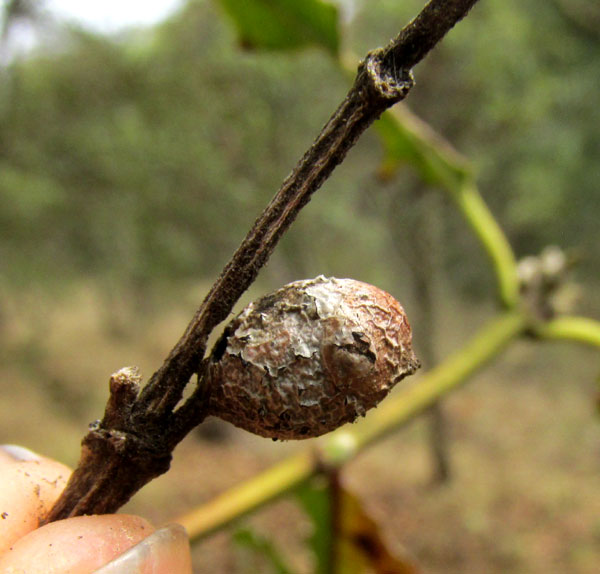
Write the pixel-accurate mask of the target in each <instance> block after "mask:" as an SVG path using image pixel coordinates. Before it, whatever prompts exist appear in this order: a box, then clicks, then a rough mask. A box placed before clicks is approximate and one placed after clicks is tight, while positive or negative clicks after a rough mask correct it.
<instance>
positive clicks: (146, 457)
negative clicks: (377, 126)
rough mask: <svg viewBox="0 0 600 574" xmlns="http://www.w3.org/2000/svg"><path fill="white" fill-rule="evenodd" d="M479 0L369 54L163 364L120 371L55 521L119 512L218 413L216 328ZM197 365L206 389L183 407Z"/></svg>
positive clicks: (453, 2)
mask: <svg viewBox="0 0 600 574" xmlns="http://www.w3.org/2000/svg"><path fill="white" fill-rule="evenodd" d="M476 1H477V0H431V2H429V3H428V4H427V5H426V6H425V8H424V9H423V11H422V12H421V13H420V14H419V16H417V18H415V19H414V20H413V21H412V22H411V23H410V24H409V25H408V26H407V27H406V28H404V29H403V30H402V31H401V32H400V34H399V35H398V37H397V38H395V39H394V40H393V41H392V42H390V44H389V45H388V46H386V47H385V48H384V49H377V50H374V51H373V52H370V53H369V54H367V56H366V58H365V59H364V61H363V62H361V64H360V65H359V68H358V73H357V76H356V79H355V81H354V84H353V86H352V88H351V89H350V91H349V92H348V94H347V96H346V98H345V99H344V101H343V102H342V103H341V104H340V106H339V107H338V109H337V110H336V111H335V112H334V114H333V116H332V117H331V119H330V120H329V121H328V122H327V124H326V125H325V127H324V128H323V130H322V131H321V133H320V134H319V136H318V137H317V139H316V140H315V142H314V143H313V144H312V146H311V147H310V148H309V149H308V151H307V152H306V153H305V154H304V156H303V157H302V159H301V160H300V162H299V163H298V165H297V166H296V168H295V169H294V170H293V171H292V173H291V174H290V175H289V176H288V178H287V179H286V180H285V181H284V182H283V184H282V186H281V188H280V189H279V191H278V192H277V194H276V195H275V197H274V198H273V199H272V200H271V202H270V203H269V205H268V206H267V207H266V209H265V210H264V212H263V213H262V215H261V216H260V217H259V218H258V219H257V221H256V222H255V224H254V226H253V227H252V229H251V230H250V232H249V233H248V235H247V236H246V238H245V239H244V241H243V242H242V244H241V245H240V247H239V248H238V250H237V251H236V252H235V254H234V255H233V257H232V259H231V261H230V262H229V263H228V264H227V266H226V267H225V269H224V270H223V272H222V273H221V275H220V277H219V278H218V279H217V281H216V282H215V284H214V285H213V287H212V288H211V290H210V292H209V293H208V295H207V296H206V298H205V300H204V302H203V303H202V305H201V306H200V308H199V309H198V311H197V312H196V314H195V316H194V318H193V319H192V321H191V322H190V324H189V325H188V327H187V329H186V331H185V333H184V335H183V336H182V338H181V339H180V340H179V342H178V343H177V344H176V345H175V347H174V348H173V350H172V351H171V352H170V354H169V356H168V357H167V359H166V360H165V362H164V364H163V365H162V367H161V368H160V369H159V370H158V371H157V372H156V373H155V374H154V375H153V376H152V377H151V378H150V380H149V381H148V383H147V384H146V386H145V387H144V388H143V389H142V390H141V391H139V390H138V389H139V385H138V381H137V380H136V379H135V376H133V375H132V373H131V372H127V373H125V374H123V371H120V372H119V373H116V374H115V375H113V377H112V379H111V386H110V391H111V398H110V399H109V402H108V405H107V409H106V412H105V415H104V418H103V419H102V421H100V422H99V423H98V424H97V425H95V426H94V428H92V429H91V430H90V432H89V434H88V435H87V436H86V437H85V438H84V440H83V448H82V456H81V460H80V462H79V465H78V467H77V469H76V470H75V472H74V473H73V475H72V477H71V480H70V481H69V484H68V485H67V488H66V489H65V491H64V493H63V495H62V497H61V498H60V500H59V501H58V502H57V503H56V505H55V506H54V508H53V509H52V510H51V511H50V514H49V515H48V517H47V519H46V522H51V521H53V520H58V519H61V518H66V517H69V516H75V515H82V514H94V513H108V512H114V511H116V510H117V509H118V508H119V507H120V506H122V505H123V504H124V503H125V502H127V501H128V500H129V498H130V497H131V496H133V494H134V493H135V492H136V491H137V490H139V489H140V488H141V487H142V486H143V485H144V484H145V483H147V482H149V481H150V480H152V479H153V478H155V477H156V476H158V475H159V474H161V473H163V472H165V471H166V470H167V469H168V467H169V463H170V459H171V452H172V450H173V449H174V448H175V446H176V445H177V443H178V442H179V441H180V440H181V439H182V438H183V437H184V436H185V435H186V434H187V433H188V432H189V431H190V430H191V429H192V428H193V427H194V426H196V425H197V424H199V423H200V422H202V420H203V419H204V417H205V416H207V415H208V414H210V413H208V412H207V407H206V404H207V401H206V400H205V399H206V392H207V390H206V389H205V388H204V385H203V376H202V371H203V362H202V361H203V358H204V355H205V352H206V342H207V339H208V336H209V335H210V333H211V332H212V330H213V329H214V328H215V327H216V326H217V325H218V324H219V323H220V322H221V321H223V320H224V319H226V318H227V316H228V315H229V313H230V312H231V310H232V308H233V306H234V305H235V303H236V302H237V301H238V299H239V298H240V296H241V295H242V294H243V293H244V291H246V289H247V288H248V287H249V286H250V285H251V284H252V282H253V281H254V279H255V278H256V276H257V274H258V272H259V270H260V268H261V267H262V266H263V265H264V264H265V262H266V261H267V259H268V258H269V256H270V254H271V253H272V251H273V249H274V247H275V245H276V244H277V242H278V241H279V239H280V238H281V236H282V235H283V234H284V233H285V231H286V230H287V229H288V228H289V226H290V225H291V223H292V222H293V221H294V219H295V218H296V216H297V215H298V213H299V211H300V210H301V209H302V207H304V206H305V205H306V204H307V203H308V201H309V200H310V198H311V196H312V194H313V193H314V192H315V191H316V190H317V189H319V187H320V186H321V185H322V184H323V182H324V181H325V180H326V179H327V178H328V177H329V176H330V174H331V172H332V171H333V170H334V168H335V167H336V166H337V165H338V164H339V163H341V162H342V161H343V159H344V157H345V156H346V153H347V152H348V150H349V149H350V148H351V147H352V146H353V145H354V144H355V143H356V141H357V140H358V138H359V137H360V135H361V134H362V133H363V132H364V131H365V130H366V129H367V128H368V127H369V126H370V125H371V124H372V123H373V121H375V120H376V119H377V118H378V117H379V116H380V115H381V113H382V112H383V111H384V110H386V109H387V108H389V107H390V106H392V105H393V104H395V103H396V102H398V101H400V100H402V99H404V98H405V97H406V95H407V94H408V92H409V90H410V88H411V87H412V85H413V80H412V75H411V68H412V67H413V66H414V65H416V64H417V63H418V62H419V61H420V60H421V59H422V58H423V57H424V56H425V55H426V54H427V53H428V52H429V51H430V50H431V49H432V48H433V47H434V46H435V45H436V44H437V43H438V42H439V41H440V40H441V38H442V37H443V36H444V35H445V34H446V33H447V32H448V31H449V30H450V29H451V28H452V27H453V26H454V24H455V23H456V22H458V21H459V20H460V19H462V18H463V17H464V16H465V15H466V14H467V12H468V11H469V10H470V8H471V7H472V6H473V5H474V4H475V2H476ZM194 374H197V375H198V377H197V384H196V389H195V391H194V392H193V393H192V395H191V396H190V398H188V400H187V401H186V402H185V404H184V405H183V406H181V407H180V408H177V405H178V404H179V402H180V401H181V400H182V395H183V391H184V389H185V387H186V385H187V384H188V382H189V380H190V378H191V377H192V376H193V375H194ZM118 375H120V378H119V376H118ZM115 381H117V382H115Z"/></svg>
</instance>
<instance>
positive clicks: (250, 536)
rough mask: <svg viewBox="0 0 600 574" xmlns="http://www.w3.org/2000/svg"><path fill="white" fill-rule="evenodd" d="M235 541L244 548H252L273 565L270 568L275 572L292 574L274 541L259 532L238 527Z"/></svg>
mask: <svg viewBox="0 0 600 574" xmlns="http://www.w3.org/2000/svg"><path fill="white" fill-rule="evenodd" d="M233 541H234V542H235V543H236V544H237V545H238V546H239V547H242V548H246V549H248V550H251V551H252V552H254V553H256V554H258V555H259V556H260V557H261V558H264V559H265V561H266V562H267V563H268V564H269V565H270V566H271V567H272V569H271V570H270V571H271V572H274V573H275V574H292V572H293V571H292V570H291V569H290V568H289V567H288V566H287V564H286V562H285V560H284V558H283V556H282V555H281V553H280V552H279V550H278V549H277V548H276V547H275V545H274V544H273V542H271V541H270V540H268V539H267V538H265V537H264V536H261V535H260V534H258V533H257V532H256V531H255V530H253V529H251V528H238V529H237V530H236V531H235V533H234V534H233Z"/></svg>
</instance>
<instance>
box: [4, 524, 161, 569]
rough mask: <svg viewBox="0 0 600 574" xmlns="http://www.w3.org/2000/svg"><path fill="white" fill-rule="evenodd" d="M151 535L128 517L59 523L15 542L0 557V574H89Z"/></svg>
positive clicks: (145, 526)
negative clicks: (13, 573)
mask: <svg viewBox="0 0 600 574" xmlns="http://www.w3.org/2000/svg"><path fill="white" fill-rule="evenodd" d="M152 532H154V527H153V526H152V525H151V524H150V523H149V522H148V521H147V520H145V519H143V518H140V517H138V516H131V515H127V514H112V515H102V516H77V517H75V518H67V519H65V520H59V521H57V522H52V523H50V524H46V525H45V526H42V527H41V528H38V529H37V530H34V531H32V532H30V533H29V534H27V535H26V536H24V537H23V538H21V539H20V540H18V541H17V542H15V543H14V544H13V545H12V547H11V548H10V549H8V550H7V551H6V552H5V553H4V554H3V555H1V556H0V572H27V574H42V573H43V574H58V573H59V572H60V573H62V572H69V573H70V574H89V572H93V571H95V570H96V569H98V568H100V567H101V566H103V565H105V564H107V563H109V562H110V561H112V560H114V559H115V558H116V557H117V556H119V555H121V554H123V552H125V551H126V550H128V549H129V548H131V547H132V546H135V545H136V544H138V543H139V542H140V541H142V540H143V539H144V538H147V537H148V535H149V534H151V533H152Z"/></svg>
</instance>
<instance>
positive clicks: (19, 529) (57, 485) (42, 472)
mask: <svg viewBox="0 0 600 574" xmlns="http://www.w3.org/2000/svg"><path fill="white" fill-rule="evenodd" d="M70 475H71V469H70V468H68V467H67V466H65V465H64V464H61V463H59V462H56V461H54V460H50V459H47V458H43V457H41V458H39V459H38V460H25V461H20V462H13V463H11V464H8V463H7V464H5V465H3V466H2V469H1V472H0V553H1V552H4V551H5V550H6V549H7V548H9V547H10V546H11V545H12V544H13V543H14V542H15V541H16V540H18V539H19V538H21V537H22V536H24V535H25V534H27V533H28V532H30V531H32V530H34V529H36V528H37V527H38V524H39V521H40V519H41V518H42V517H43V516H45V515H46V513H47V512H48V511H49V510H50V508H52V505H53V504H54V503H55V502H56V500H57V499H58V497H59V496H60V494H61V492H62V491H63V489H64V487H65V485H66V483H67V481H68V479H69V476H70Z"/></svg>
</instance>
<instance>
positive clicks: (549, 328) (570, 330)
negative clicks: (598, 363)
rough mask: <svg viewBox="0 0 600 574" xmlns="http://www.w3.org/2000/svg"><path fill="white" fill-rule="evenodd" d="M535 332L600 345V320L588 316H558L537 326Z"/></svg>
mask: <svg viewBox="0 0 600 574" xmlns="http://www.w3.org/2000/svg"><path fill="white" fill-rule="evenodd" d="M535 334H536V335H538V336H539V337H541V338H543V339H561V340H568V341H573V342H576V343H585V344H587V345H592V346H594V347H600V322H599V321H595V320H594V319H588V318H587V317H558V318H556V319H552V320H551V321H548V322H547V323H542V324H540V325H539V326H537V327H536V328H535Z"/></svg>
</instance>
